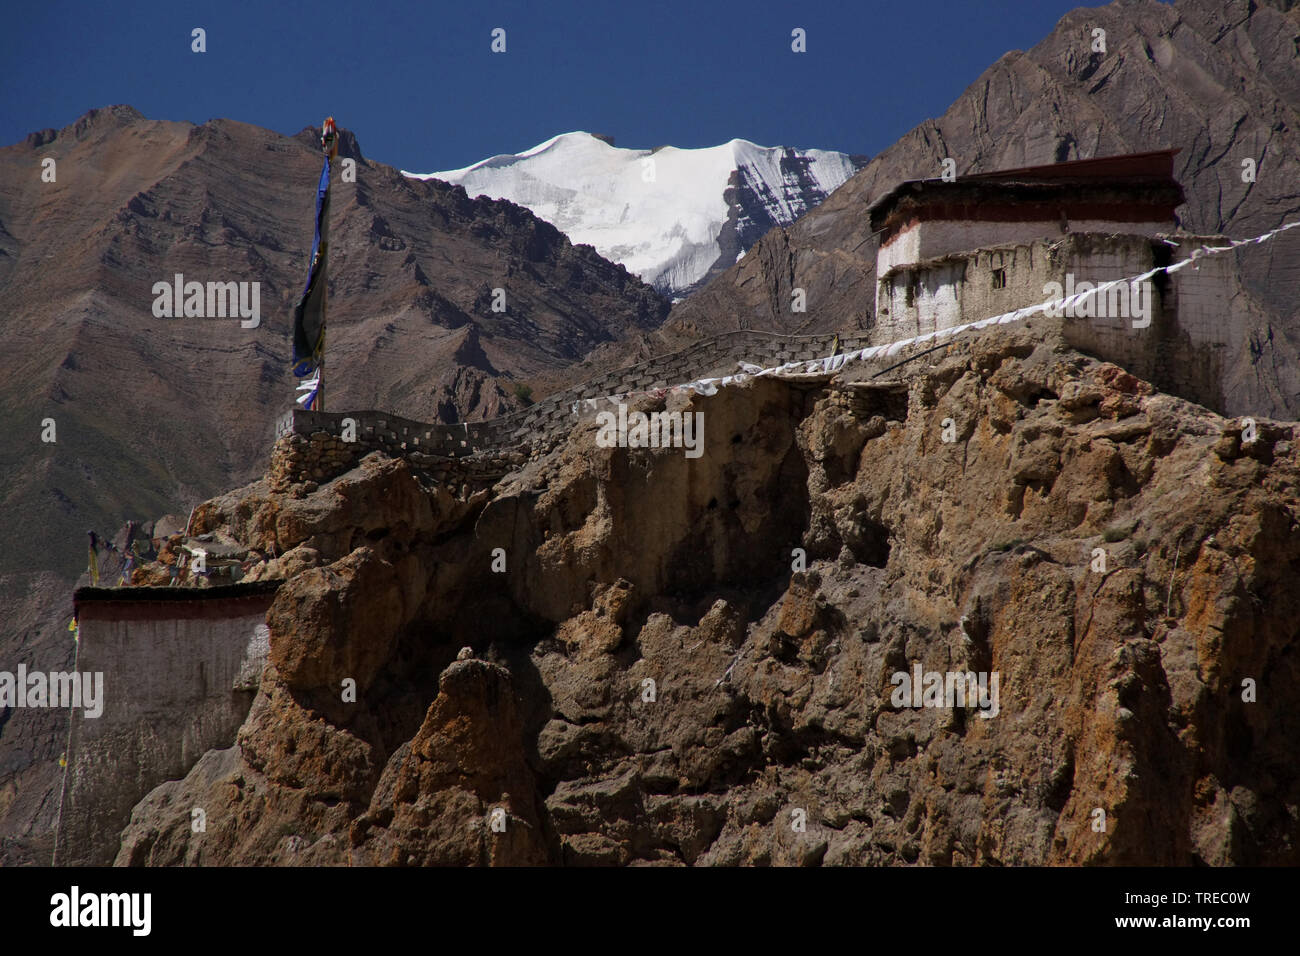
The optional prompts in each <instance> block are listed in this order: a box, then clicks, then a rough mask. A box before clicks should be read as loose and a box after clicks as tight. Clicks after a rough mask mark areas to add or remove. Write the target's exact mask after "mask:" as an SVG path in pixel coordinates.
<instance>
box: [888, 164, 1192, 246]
mask: <svg viewBox="0 0 1300 956" xmlns="http://www.w3.org/2000/svg"><path fill="white" fill-rule="evenodd" d="M1179 152H1180V150H1179V149H1161V150H1153V151H1150V152H1145V153H1127V154H1124V155H1120V156H1101V157H1097V158H1095V159H1076V160H1070V161H1068V162H1063V163H1049V164H1047V165H1045V166H1022V167H1018V168H1015V169H999V170H993V171H991V172H987V173H970V174H967V175H964V176H959V177H957V178H956V179H955V180H953V181H951V182H947V181H945V180H944V179H943V178H942V177H935V178H931V179H913V180H908V181H906V182H901V183H899V184H898V185H897V186H895V187H894V188H893V189H891V190H889V191H888V192H887V193H885V194H884V195H883V196H881V197H880V198H879V199H877V200H875V201H874V202H873V203H871V204H870V205H869V206H868V207H867V211H868V214H869V215H870V216H871V228H872V231H873V232H881V231H885V230H891V229H893V228H896V227H897V226H898V225H900V223H901V222H902V221H905V220H907V219H909V218H911V214H914V213H916V212H918V211H919V210H920V209H921V208H922V207H925V208H927V209H930V210H931V212H932V213H934V214H936V215H934V218H970V219H974V220H978V219H983V218H990V216H988V215H981V214H980V207H981V206H986V207H994V206H1000V207H1002V208H1004V209H1010V208H1021V207H1023V208H1024V209H1025V211H1026V213H1032V214H1033V215H1035V216H1037V215H1050V210H1051V207H1052V206H1054V205H1062V206H1064V207H1073V208H1074V210H1075V211H1076V212H1082V213H1084V214H1085V215H1088V216H1089V217H1091V216H1092V215H1094V214H1096V213H1097V212H1099V211H1101V210H1107V209H1114V210H1115V211H1116V212H1117V214H1118V215H1119V216H1121V217H1123V218H1124V219H1125V220H1129V221H1136V220H1133V218H1132V217H1134V216H1142V217H1158V218H1161V219H1164V218H1167V219H1169V220H1170V221H1172V220H1173V218H1174V209H1175V208H1176V207H1178V206H1180V205H1182V203H1183V202H1184V201H1185V199H1186V197H1185V196H1184V194H1183V188H1182V186H1181V185H1179V183H1178V180H1177V179H1176V178H1174V156H1176V155H1177V154H1178V153H1179ZM991 218H996V219H1001V218H1004V216H1000V215H994V216H991ZM1098 218H1101V217H1100V216H1098Z"/></svg>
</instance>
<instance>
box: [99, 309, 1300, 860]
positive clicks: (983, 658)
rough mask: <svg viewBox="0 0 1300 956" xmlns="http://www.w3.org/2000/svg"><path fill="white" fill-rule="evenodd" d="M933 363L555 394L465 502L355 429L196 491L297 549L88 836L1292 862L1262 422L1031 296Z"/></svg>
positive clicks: (1276, 567) (237, 854) (561, 850)
mask: <svg viewBox="0 0 1300 956" xmlns="http://www.w3.org/2000/svg"><path fill="white" fill-rule="evenodd" d="M933 361H934V362H935V363H936V364H934V365H933V366H925V365H923V364H919V363H918V364H916V365H914V366H913V367H912V370H911V372H912V374H911V376H910V377H909V378H908V379H907V380H906V381H905V382H903V383H902V384H901V385H899V386H896V387H892V388H891V387H885V388H882V387H880V385H879V383H878V382H877V383H874V384H870V385H866V384H864V383H854V382H852V381H848V380H836V381H833V382H829V383H828V382H827V381H826V379H825V377H823V378H822V379H820V380H817V381H812V382H807V381H805V382H801V383H798V384H795V383H790V382H781V381H770V380H769V381H762V382H758V383H752V384H751V385H748V386H742V387H731V388H725V389H722V390H721V391H720V392H719V394H718V395H716V396H714V397H712V398H707V399H705V398H698V397H697V398H694V399H691V400H690V401H689V404H688V405H687V407H686V409H685V410H690V411H700V412H702V413H703V414H704V416H705V418H704V422H705V425H704V435H705V443H704V452H703V454H702V456H701V457H699V458H697V459H687V458H686V457H685V456H684V455H683V453H682V450H681V449H625V448H600V447H597V446H596V445H595V442H594V437H595V429H594V426H592V425H581V426H579V427H578V428H576V429H575V430H574V432H573V434H572V435H571V437H570V440H569V442H568V444H567V445H566V446H564V447H563V448H561V449H559V450H557V451H555V452H552V453H551V454H549V455H547V456H545V457H542V458H539V459H537V460H534V461H532V462H531V463H529V464H528V465H527V466H526V467H525V468H524V469H522V470H521V471H520V472H518V473H516V474H514V475H512V476H511V477H509V478H508V479H506V480H504V481H502V482H501V483H500V484H498V485H497V486H496V487H495V488H494V489H492V490H491V491H490V492H482V493H479V494H478V495H476V496H474V497H473V498H471V499H462V498H454V497H452V496H450V495H449V494H448V492H447V491H446V489H445V488H442V487H440V486H436V485H426V484H424V483H423V481H422V478H421V475H420V473H419V472H418V471H412V469H411V468H410V466H408V465H407V464H406V463H404V462H397V461H392V460H389V459H385V458H384V457H383V456H382V455H379V454H374V455H371V456H368V457H367V458H366V459H364V460H363V461H362V462H361V463H360V464H359V465H358V466H357V467H356V468H354V469H353V470H352V471H350V472H348V473H346V474H345V475H343V476H341V477H338V478H336V479H334V480H333V481H330V482H328V483H326V484H325V485H323V486H322V487H321V488H319V489H318V490H316V491H314V492H312V493H310V494H301V492H300V491H299V494H300V495H301V496H300V497H295V496H294V494H293V493H288V492H275V491H271V490H270V488H269V486H268V485H266V484H264V483H260V484H257V485H253V486H250V487H249V488H247V489H244V490H243V491H242V492H237V493H234V494H232V495H228V496H225V497H223V498H220V499H216V500H214V501H213V502H209V503H208V504H207V505H206V506H205V507H204V508H203V509H200V512H199V513H198V515H199V517H196V522H198V523H199V525H200V528H201V530H205V531H208V530H215V531H220V532H221V533H222V534H223V535H228V536H230V537H232V538H234V539H236V540H240V541H243V542H246V543H248V544H250V545H252V544H254V543H257V544H258V545H259V546H267V545H270V544H272V543H274V544H275V546H276V547H277V548H278V549H280V550H279V551H278V552H277V553H282V552H283V549H285V548H292V549H311V550H314V551H315V552H316V553H317V555H318V558H317V559H316V560H313V561H312V562H302V563H299V564H296V565H292V566H293V567H296V568H297V570H296V571H293V572H292V573H290V576H289V578H288V580H287V581H286V583H285V584H284V585H283V587H282V590H281V593H280V597H279V598H278V599H277V602H276V604H275V607H274V609H273V611H272V612H271V614H270V615H269V617H268V619H269V621H270V623H271V633H272V638H271V639H272V648H271V658H272V662H273V664H272V666H269V667H268V668H267V669H266V672H265V673H264V675H263V679H262V684H261V690H260V692H259V694H258V698H257V700H256V702H255V703H254V706H253V709H252V712H251V713H250V715H249V718H248V720H247V722H246V724H245V726H244V728H243V730H242V731H241V733H240V739H239V742H238V745H237V746H236V747H235V748H232V749H231V750H228V751H222V752H219V753H217V752H213V753H210V754H208V755H207V756H205V757H204V758H203V760H201V761H200V762H199V764H198V765H197V766H196V767H195V768H194V770H193V771H192V772H191V773H190V774H189V775H188V776H187V777H186V779H184V780H181V781H173V782H171V783H168V784H166V785H164V786H163V787H160V788H159V789H158V790H157V791H155V792H154V793H152V794H150V795H149V796H148V797H147V798H146V799H145V800H143V801H142V802H141V803H140V804H139V806H137V808H136V811H135V814H134V816H133V819H132V822H131V825H130V826H129V827H128V828H127V830H126V831H125V832H124V834H123V838H122V850H121V853H120V854H119V856H118V862H119V863H136V864H143V863H150V864H160V865H162V864H172V863H182V862H186V863H203V864H224V863H312V864H335V865H341V864H346V863H353V864H374V863H379V864H390V865H415V864H456V865H462V864H506V865H510V864H534V863H549V864H569V865H632V864H638V865H643V864H687V865H709V864H715V865H716V864H775V865H819V864H823V865H835V864H928V865H959V864H1043V863H1053V864H1083V863H1099V864H1119V863H1146V864H1155V863H1162V864H1184V865H1185V864H1192V863H1198V862H1199V863H1208V864H1214V865H1229V864H1287V863H1289V864H1294V863H1296V862H1297V861H1300V832H1298V830H1297V824H1296V819H1297V814H1296V810H1295V808H1296V806H1297V804H1298V803H1300V777H1298V776H1297V771H1296V768H1295V761H1294V759H1293V757H1292V755H1291V743H1292V741H1293V740H1294V739H1295V736H1296V734H1297V733H1300V726H1297V717H1296V714H1297V713H1300V708H1298V707H1297V706H1296V705H1297V703H1300V701H1297V697H1296V690H1295V688H1296V687H1297V686H1300V684H1298V683H1297V679H1298V678H1300V657H1298V656H1297V652H1296V648H1297V647H1298V646H1300V644H1298V643H1297V637H1298V636H1300V634H1298V627H1297V624H1296V622H1297V621H1300V595H1297V594H1296V592H1295V589H1294V587H1293V585H1292V583H1291V582H1293V581H1294V579H1295V575H1296V573H1297V571H1300V534H1298V533H1297V531H1298V530H1300V528H1298V526H1297V508H1298V507H1300V500H1298V499H1297V495H1296V491H1295V489H1296V487H1297V477H1300V475H1298V474H1297V472H1298V471H1300V467H1298V463H1297V460H1296V445H1295V440H1296V436H1295V435H1294V432H1293V426H1291V425H1284V424H1278V423H1272V422H1267V421H1257V422H1255V423H1254V425H1255V430H1254V433H1253V434H1254V440H1253V441H1246V440H1243V438H1244V437H1246V436H1247V435H1248V434H1250V433H1249V432H1243V428H1244V427H1245V426H1246V424H1247V423H1242V422H1234V421H1231V420H1225V419H1223V418H1220V417H1219V416H1217V415H1215V414H1213V413H1211V412H1208V411H1206V410H1205V409H1203V408H1200V407H1198V406H1194V405H1191V404H1189V403H1186V402H1183V401H1182V400H1180V399H1177V398H1174V397H1171V396H1168V395H1164V394H1160V393H1157V392H1154V391H1153V390H1152V389H1151V388H1150V387H1149V386H1148V385H1147V384H1146V383H1145V382H1141V381H1138V380H1136V379H1132V378H1131V377H1130V376H1127V375H1126V374H1125V373H1123V372H1122V370H1119V369H1116V368H1115V367H1114V366H1107V365H1104V364H1101V363H1097V362H1095V361H1093V360H1091V359H1088V358H1086V357H1083V356H1081V355H1079V354H1077V353H1074V352H1071V351H1069V350H1068V349H1067V348H1065V347H1064V346H1062V345H1061V344H1059V342H1058V341H1057V340H1056V339H1055V337H1054V336H1053V334H1051V332H1050V329H1048V328H1047V327H1045V326H1044V327H1035V328H1026V329H1021V330H1018V331H1016V332H1013V333H1006V332H994V333H988V334H985V335H984V336H982V337H979V338H972V339H969V340H967V341H964V342H961V343H958V344H956V345H954V346H953V347H952V348H951V349H950V350H949V352H948V354H947V356H946V357H945V358H943V359H941V360H940V359H937V358H936V359H934V360H933ZM647 407H648V408H650V407H652V406H649V405H648V406H647ZM1228 439H1231V440H1228ZM358 502H365V503H366V504H365V506H364V507H359V506H358V504H357V503H358ZM200 518H201V520H200ZM497 549H501V550H500V551H499V552H498V551H497ZM502 553H503V554H504V555H505V566H504V570H502V569H501V565H500V563H499V561H498V560H496V559H497V558H499V557H500V555H501V554H502ZM287 559H288V555H284V557H283V558H282V559H277V560H281V561H282V562H284V563H283V564H282V565H281V566H282V567H286V568H288V567H290V566H291V565H290V564H289V563H288V561H287ZM466 646H468V647H469V648H470V650H469V651H468V652H464V651H462V650H461V649H462V648H464V647H466ZM930 675H938V678H939V685H938V691H937V693H934V694H932V693H931V689H932V688H931V689H926V690H922V688H923V687H925V686H926V685H927V682H928V681H929V678H930ZM349 678H351V679H353V680H355V681H356V685H355V693H354V694H350V693H349V690H348V687H347V686H345V685H344V683H343V682H344V681H346V680H347V679H349ZM967 679H969V681H967ZM914 680H915V682H916V683H915V684H913V681H914ZM945 681H947V686H946V687H945V683H944V682H945ZM959 682H960V683H959ZM914 686H915V687H916V688H917V690H918V694H917V696H916V697H915V698H913V697H912V696H911V691H912V688H913V687H914ZM904 687H906V688H907V693H906V695H905V696H903V697H900V694H901V693H902V692H903V688H904ZM965 687H969V690H970V692H971V693H970V696H968V697H965V698H963V697H962V696H957V697H948V698H945V696H944V695H945V694H946V693H957V694H964V690H962V688H965ZM913 704H918V705H920V706H913ZM193 806H202V807H205V808H206V809H207V832H206V833H204V834H200V835H195V834H192V833H190V831H189V816H188V812H189V811H188V808H190V807H193ZM181 808H183V809H181Z"/></svg>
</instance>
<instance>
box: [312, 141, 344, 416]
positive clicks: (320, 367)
mask: <svg viewBox="0 0 1300 956" xmlns="http://www.w3.org/2000/svg"><path fill="white" fill-rule="evenodd" d="M320 145H321V149H322V150H324V152H325V163H326V166H327V168H328V169H329V177H330V180H331V182H330V183H328V184H327V186H326V188H327V189H328V188H329V186H332V185H333V182H332V181H333V178H334V160H335V159H336V158H337V157H338V154H339V136H338V130H337V128H336V127H335V125H334V117H332V116H330V117H327V118H326V119H325V122H324V123H323V124H321V139H320ZM324 229H325V233H324V236H325V238H324V245H325V247H326V251H328V248H329V238H328V237H329V223H328V222H326V223H325V226H324ZM321 280H322V282H324V286H323V287H322V288H321V299H320V319H321V322H320V359H319V361H318V362H317V364H316V400H315V401H314V402H312V405H313V407H314V409H315V410H316V411H321V412H323V411H325V336H326V334H327V333H328V332H329V323H328V322H327V321H326V318H327V313H328V309H329V297H330V286H329V276H328V274H325V275H322V276H321Z"/></svg>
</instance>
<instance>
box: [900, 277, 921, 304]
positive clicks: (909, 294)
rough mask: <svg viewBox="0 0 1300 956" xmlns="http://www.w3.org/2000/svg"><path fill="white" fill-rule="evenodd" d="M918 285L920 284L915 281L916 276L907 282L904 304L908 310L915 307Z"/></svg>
mask: <svg viewBox="0 0 1300 956" xmlns="http://www.w3.org/2000/svg"><path fill="white" fill-rule="evenodd" d="M919 285H920V283H919V282H918V281H917V278H916V276H911V277H910V278H909V279H908V280H907V291H906V293H905V295H904V302H905V303H906V305H907V307H908V308H909V309H910V308H911V307H912V306H914V305H916V289H917V286H919Z"/></svg>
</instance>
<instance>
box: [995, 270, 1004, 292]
mask: <svg viewBox="0 0 1300 956" xmlns="http://www.w3.org/2000/svg"><path fill="white" fill-rule="evenodd" d="M1006 287H1007V270H1006V269H994V270H993V288H995V289H1005V288H1006Z"/></svg>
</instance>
